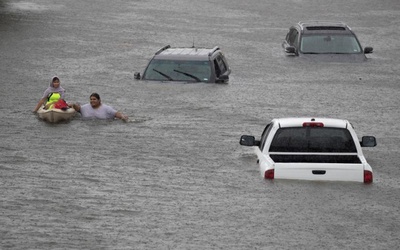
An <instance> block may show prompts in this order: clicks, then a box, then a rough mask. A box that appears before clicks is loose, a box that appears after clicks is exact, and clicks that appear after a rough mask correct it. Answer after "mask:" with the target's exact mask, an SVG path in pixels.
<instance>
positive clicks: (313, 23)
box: [298, 20, 350, 29]
mask: <svg viewBox="0 0 400 250" xmlns="http://www.w3.org/2000/svg"><path fill="white" fill-rule="evenodd" d="M298 25H299V26H300V27H301V29H304V27H305V26H308V25H309V26H318V27H325V26H330V27H335V26H337V27H343V28H348V29H350V27H349V26H348V25H347V24H346V23H344V22H341V21H314V20H310V21H300V22H298Z"/></svg>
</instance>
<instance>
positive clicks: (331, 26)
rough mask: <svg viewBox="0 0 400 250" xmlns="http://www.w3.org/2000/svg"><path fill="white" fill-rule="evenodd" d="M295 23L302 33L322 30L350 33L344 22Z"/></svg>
mask: <svg viewBox="0 0 400 250" xmlns="http://www.w3.org/2000/svg"><path fill="white" fill-rule="evenodd" d="M297 25H298V26H299V27H300V29H301V31H302V32H303V33H304V34H310V33H315V32H318V33H321V32H324V31H327V32H330V33H336V32H337V33H343V34H352V33H353V32H352V31H351V28H350V27H349V26H348V25H347V24H345V23H344V22H333V21H307V22H299V23H297Z"/></svg>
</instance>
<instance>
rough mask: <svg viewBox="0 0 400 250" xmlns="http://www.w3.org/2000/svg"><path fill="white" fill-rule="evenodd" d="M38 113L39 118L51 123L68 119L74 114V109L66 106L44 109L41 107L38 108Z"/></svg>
mask: <svg viewBox="0 0 400 250" xmlns="http://www.w3.org/2000/svg"><path fill="white" fill-rule="evenodd" d="M37 113H38V115H39V118H41V119H43V120H45V121H48V122H51V123H57V122H62V121H69V120H71V119H72V118H73V117H74V116H75V113H76V111H75V109H73V108H68V109H57V108H52V109H44V108H43V107H41V108H40V109H39V110H38V112H37Z"/></svg>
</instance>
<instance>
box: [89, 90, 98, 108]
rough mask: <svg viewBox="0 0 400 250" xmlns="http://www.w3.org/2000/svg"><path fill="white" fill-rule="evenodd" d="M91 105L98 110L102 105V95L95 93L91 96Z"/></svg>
mask: <svg viewBox="0 0 400 250" xmlns="http://www.w3.org/2000/svg"><path fill="white" fill-rule="evenodd" d="M90 105H91V106H92V108H94V109H95V108H98V107H100V105H101V100H100V95H99V94H97V93H93V94H91V95H90Z"/></svg>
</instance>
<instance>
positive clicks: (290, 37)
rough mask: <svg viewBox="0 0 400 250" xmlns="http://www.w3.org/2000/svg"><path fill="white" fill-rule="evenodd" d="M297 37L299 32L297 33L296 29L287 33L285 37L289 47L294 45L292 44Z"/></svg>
mask: <svg viewBox="0 0 400 250" xmlns="http://www.w3.org/2000/svg"><path fill="white" fill-rule="evenodd" d="M298 36H299V32H297V30H296V29H291V30H290V31H289V34H288V37H287V41H288V43H289V44H290V45H294V43H295V42H296V40H297V37H298Z"/></svg>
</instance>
